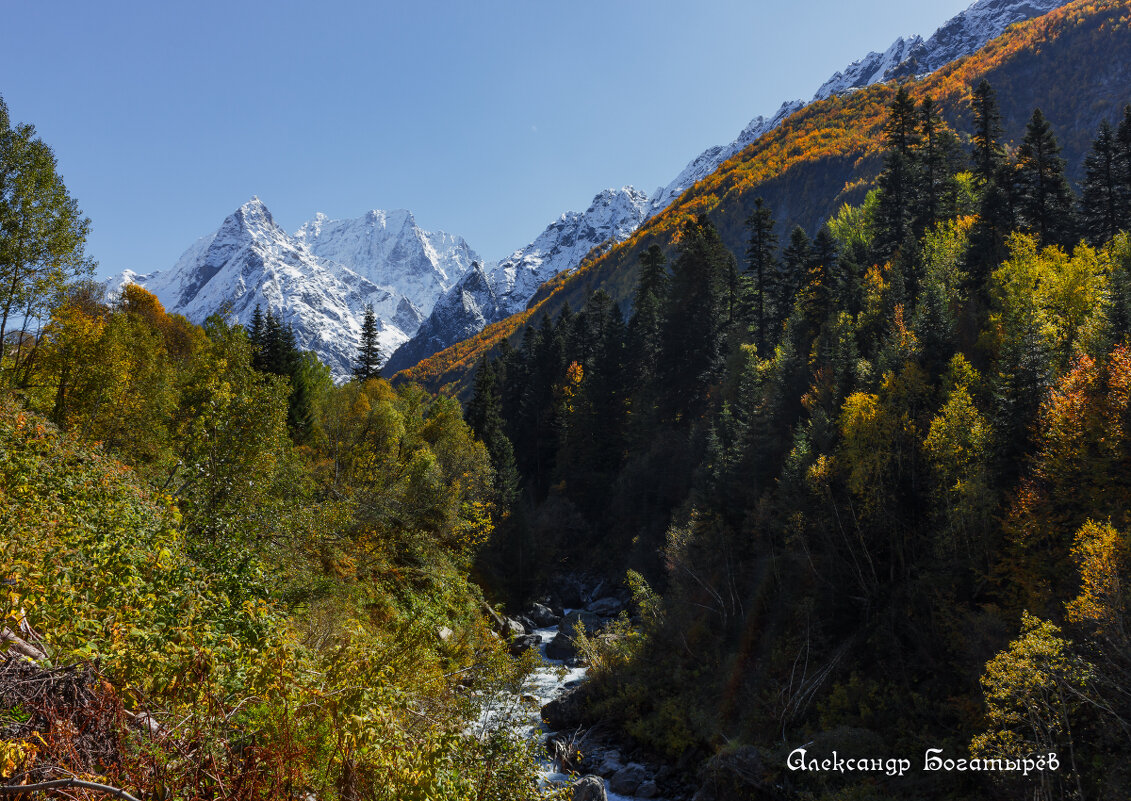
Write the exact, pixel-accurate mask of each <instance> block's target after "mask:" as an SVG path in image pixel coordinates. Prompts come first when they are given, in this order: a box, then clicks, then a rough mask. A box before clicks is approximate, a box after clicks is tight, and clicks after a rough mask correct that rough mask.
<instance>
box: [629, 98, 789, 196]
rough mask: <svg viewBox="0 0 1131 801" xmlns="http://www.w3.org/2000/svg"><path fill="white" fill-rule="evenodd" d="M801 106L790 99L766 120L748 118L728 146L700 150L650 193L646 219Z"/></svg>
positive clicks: (779, 123) (759, 117) (764, 118)
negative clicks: (665, 182) (671, 176)
mask: <svg viewBox="0 0 1131 801" xmlns="http://www.w3.org/2000/svg"><path fill="white" fill-rule="evenodd" d="M804 107H805V103H804V102H802V101H801V100H790V101H788V102H786V103H782V104H781V108H779V109H778V110H777V113H775V114H774V116H772V117H769V118H766V117H762V116H758V117H755V118H754V119H752V120H751V121H750V123H749V124H748V125H747V126H746V127H745V128H743V129H742V133H740V134H739V135H738V138H737V139H735V140H734V141H733V142H731V143H730V144H729V145H715V146H714V147H711V148H708V149H707V150H704V151H703V152H702V153H700V154H699V155H698V156H696V157H695V158H694V159H692V160H691V162H690V163H689V164H688V165H687V166H686V167H684V168H683V171H682V172H681V173H680V174H679V175H677V176H676V177H675V180H673V181H672V182H671V183H670V184H668V185H667V186H664V187H661V188H659V189H657V190H656V191H655V192H654V193H653V194H652V198H651V200H650V208H649V213H648V216H649V217H651V216H653V215H655V214H659V213H660V212H661V211H663V210H664V209H666V208H667V207H668V206H670V205H671V204H672V201H674V200H675V199H676V198H677V197H679V196H680V195H682V194H683V193H684V192H685V191H687V189H688V188H690V187H691V186H693V185H694V184H696V183H698V182H699V181H701V180H703V179H704V178H706V177H707V176H708V175H710V174H711V173H713V172H714V171H715V170H717V169H718V168H719V165H720V164H722V163H723V162H724V161H726V160H727V159H729V158H730V157H731V156H733V155H735V154H736V153H738V152H740V151H742V150H743V149H745V148H746V147H747V146H748V145H750V144H752V143H754V142H757V141H758V140H759V139H761V138H762V136H764V135H765V134H767V133H769V132H770V131H772V130H773V129H774V128H777V127H778V126H779V125H781V123H782V121H783V120H785V119H786V118H787V117H789V116H790V115H791V114H793V113H794V112H795V111H798V110H800V109H802V108H804Z"/></svg>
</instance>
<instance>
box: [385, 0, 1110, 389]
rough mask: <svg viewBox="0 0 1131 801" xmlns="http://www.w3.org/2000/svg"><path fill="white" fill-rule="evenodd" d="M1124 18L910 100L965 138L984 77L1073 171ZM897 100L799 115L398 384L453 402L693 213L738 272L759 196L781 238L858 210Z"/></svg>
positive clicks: (1029, 28)
mask: <svg viewBox="0 0 1131 801" xmlns="http://www.w3.org/2000/svg"><path fill="white" fill-rule="evenodd" d="M1129 20H1131V0H1101V2H1095V1H1094V0H1080V2H1075V3H1070V4H1069V5H1066V6H1064V7H1062V8H1059V9H1056V10H1054V11H1052V12H1050V13H1048V14H1046V15H1044V16H1042V17H1038V18H1036V19H1032V20H1028V21H1026V22H1022V23H1018V24H1017V25H1014V26H1011V27H1010V28H1009V29H1008V30H1007V31H1006V32H1005V33H1004V34H1003V35H1002V36H1000V37H998V38H997V39H995V40H993V41H992V42H990V43H989V44H988V45H986V47H984V48H982V50H980V51H979V52H978V53H976V54H974V55H973V56H971V57H969V58H965V59H961V60H959V61H956V62H954V63H953V64H951V65H949V66H947V67H945V68H943V69H941V70H939V71H938V72H936V73H934V74H932V75H930V76H928V77H927V78H924V79H922V80H919V81H913V82H911V83H910V84H908V85H909V88H910V91H911V94H912V96H913V97H914V98H915V99H916V100H918V99H921V98H922V97H925V96H927V95H930V96H932V97H934V98H935V99H936V100H937V101H938V102H939V103H940V105H941V108H942V111H943V115H944V117H945V118H946V120H947V121H948V123H949V124H950V125H951V126H952V127H955V128H956V129H958V130H964V129H966V128H967V127H968V126H967V124H966V123H967V118H968V114H969V112H968V110H967V107H968V101H969V97H970V91H971V90H972V88H973V87H974V86H976V85H977V84H978V82H980V81H981V80H982V79H983V78H985V79H987V80H988V81H989V82H990V83H991V84H992V85H993V86H994V88H995V89H996V90H997V93H998V96H999V97H1001V98H1002V104H1001V105H1002V108H1001V111H1002V115H1003V118H1004V123H1005V131H1006V139H1007V140H1014V141H1019V140H1020V138H1021V135H1022V134H1023V132H1024V127H1025V123H1026V121H1027V120H1028V118H1029V115H1030V114H1031V113H1032V110H1033V108H1035V107H1040V108H1041V109H1042V110H1043V111H1044V113H1045V116H1046V117H1047V118H1048V119H1049V121H1050V122H1051V124H1052V126H1053V129H1054V131H1055V132H1056V135H1057V137H1058V139H1059V141H1060V143H1061V145H1062V147H1063V151H1064V152H1063V155H1064V157H1065V158H1066V159H1067V161H1068V163H1069V165H1071V167H1072V168H1073V169H1078V168H1079V165H1080V164H1081V162H1082V159H1083V155H1084V153H1085V152H1086V150H1087V148H1088V145H1089V144H1090V142H1091V137H1092V136H1093V135H1094V134H1095V130H1096V127H1097V125H1098V124H1099V122H1100V120H1102V119H1105V118H1107V119H1109V120H1110V119H1115V118H1116V116H1117V114H1118V113H1119V112H1120V110H1121V109H1122V106H1123V105H1124V104H1125V103H1127V102H1129V101H1131V23H1129ZM894 91H895V89H894V84H883V85H875V86H871V87H868V88H865V89H861V90H858V91H854V92H850V93H848V94H845V95H841V96H836V97H831V98H829V99H827V100H824V101H821V102H818V103H813V104H811V105H809V106H807V107H805V108H804V109H802V110H800V111H799V112H797V113H796V114H794V115H792V116H791V117H790V118H789V119H787V120H786V121H785V122H783V123H782V124H781V125H780V126H779V127H778V128H776V129H775V130H773V131H771V132H770V133H769V134H767V135H766V136H763V137H762V138H761V139H759V140H758V141H757V142H755V143H754V144H752V145H751V146H750V147H748V148H746V149H745V150H743V151H742V152H741V153H739V154H738V155H737V156H735V157H734V158H732V159H730V160H729V161H727V162H725V163H723V164H722V166H721V167H720V168H719V169H718V170H716V171H715V172H714V173H712V174H711V175H709V176H708V177H707V178H705V179H704V180H702V181H700V182H699V183H697V184H695V185H694V186H693V187H691V188H690V189H689V190H688V191H687V192H685V193H684V194H683V195H682V196H681V197H680V198H679V200H677V201H676V202H675V203H673V204H672V205H671V206H670V207H669V208H668V209H667V210H665V211H664V212H662V213H660V214H658V215H657V216H656V217H654V218H652V219H651V220H650V221H649V222H648V223H647V224H645V225H644V226H642V227H641V228H640V230H638V231H637V232H636V233H635V234H634V235H633V236H632V237H630V238H629V239H627V240H626V241H624V242H623V243H621V244H619V245H617V246H615V247H613V248H611V249H610V250H608V251H607V252H605V253H594V254H591V255H590V257H588V258H587V259H585V260H583V262H582V263H581V265H580V266H579V267H578V269H577V270H575V271H573V272H570V273H567V274H562V275H559V276H557V277H556V278H554V279H553V280H551V281H548V282H547V283H546V284H544V285H543V286H542V288H541V289H540V290H539V291H538V293H537V294H535V296H534V297H533V298H532V299H531V302H530V304H529V306H528V308H527V309H526V310H525V311H523V312H521V313H519V314H516V315H514V316H512V317H509V318H507V319H506V320H503V321H501V322H499V323H496V324H495V325H493V326H490V327H488V328H486V329H484V330H483V331H482V332H481V333H479V334H478V335H477V336H475V337H473V338H472V339H469V340H466V341H464V342H461V343H458V344H456V345H454V346H452V347H450V348H448V349H446V350H444V351H441V352H440V353H437V354H435V355H434V356H432V357H431V358H429V359H426V360H425V361H423V362H421V363H420V364H418V365H417V366H416V367H414V368H412V369H410V370H406V371H404V372H402V373H400V374H398V380H402V381H403V380H408V381H416V382H419V383H421V384H423V385H424V386H426V387H427V388H429V389H432V390H442V391H445V392H450V393H454V394H459V393H461V392H462V391H463V390H465V389H466V388H467V384H468V381H469V377H470V375H471V373H472V371H473V369H474V366H475V365H476V364H477V362H478V361H479V359H480V358H481V357H482V355H483V354H484V353H488V352H491V351H493V350H494V349H495V348H497V347H498V346H499V344H500V343H501V342H502V341H503V340H504V339H508V338H511V337H513V336H514V335H515V334H516V333H518V332H520V330H521V328H522V326H523V325H524V324H525V323H526V322H527V321H528V320H530V319H532V318H533V319H537V318H538V317H541V315H542V314H549V315H551V316H553V315H556V314H557V313H558V312H559V311H560V310H561V309H562V308H563V306H564V305H565V304H567V303H568V304H569V305H570V306H571V307H572V308H575V309H576V308H579V307H580V306H582V305H584V303H585V300H586V298H588V296H589V294H590V293H592V292H593V291H595V290H596V289H598V288H603V289H605V291H607V292H609V293H610V294H611V295H612V296H613V298H614V299H615V300H617V301H618V302H619V303H621V304H622V305H623V304H626V303H627V302H628V299H629V298H630V296H631V293H632V289H633V287H634V285H635V281H636V265H637V259H638V256H639V254H640V253H641V252H643V251H644V250H646V249H647V248H648V246H649V245H652V244H659V245H660V246H661V247H663V248H665V249H670V248H671V246H672V240H673V236H674V235H675V232H676V231H677V230H678V229H679V227H680V225H681V224H682V222H683V221H684V220H686V219H687V218H688V217H689V216H691V215H695V214H707V215H708V217H709V218H710V219H711V220H712V222H714V224H715V225H716V226H717V227H718V229H719V232H720V234H721V236H722V238H723V241H724V242H725V244H726V245H727V247H728V248H730V250H731V251H732V252H733V253H734V254H735V255H736V257H739V261H740V263H741V261H742V260H741V254H742V253H743V252H744V250H745V241H744V240H745V236H746V233H745V229H744V222H745V220H746V218H747V216H748V215H749V213H750V210H751V208H752V207H753V202H754V199H755V198H756V197H763V198H764V199H765V201H766V203H767V205H769V206H770V208H772V209H773V210H774V214H775V216H776V218H777V220H778V223H779V226H780V229H781V232H783V233H784V232H787V231H788V230H789V229H790V228H792V226H793V225H795V224H796V225H801V226H802V227H804V228H806V229H807V230H809V231H810V232H812V231H813V230H814V229H815V228H816V227H817V226H818V225H819V224H820V223H821V222H823V221H824V220H825V219H826V218H827V217H828V216H829V215H830V214H832V213H834V212H835V211H836V209H837V208H838V207H839V206H840V205H841V204H842V203H845V202H850V203H856V202H859V201H860V200H861V199H862V198H863V196H864V194H865V193H866V192H867V190H868V189H869V188H870V186H871V184H872V181H873V180H874V178H875V176H876V174H877V172H878V170H879V164H880V157H879V148H880V145H881V137H882V132H883V125H884V121H885V119H886V113H887V107H888V104H889V103H890V101H891V98H892V96H893V94H894ZM1074 177H1078V176H1074Z"/></svg>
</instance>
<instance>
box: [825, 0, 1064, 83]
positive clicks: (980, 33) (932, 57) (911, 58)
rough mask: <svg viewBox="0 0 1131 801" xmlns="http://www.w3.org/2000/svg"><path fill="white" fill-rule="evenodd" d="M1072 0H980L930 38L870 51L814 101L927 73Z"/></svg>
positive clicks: (903, 40)
mask: <svg viewBox="0 0 1131 801" xmlns="http://www.w3.org/2000/svg"><path fill="white" fill-rule="evenodd" d="M1067 1H1068V0H979V1H978V2H976V3H974V4H973V5H971V6H970V7H969V8H967V9H966V10H965V11H963V12H961V13H960V14H957V15H955V16H954V17H952V18H951V19H950V20H948V21H947V22H946V23H944V24H943V25H942V26H941V27H940V28H939V29H938V30H937V31H935V32H934V34H932V35H931V38H930V39H927V40H926V41H924V40H923V39H922V37H919V36H912V37H908V38H904V37H900V38H899V39H896V40H895V42H893V43H892V45H891V47H889V48H888V49H887V50H886V51H885V52H884V53H883V54H880V53H869V54H868V55H867V56H865V57H864V58H863V59H861V60H860V61H856V62H853V63H852V64H851V65H849V66H848V67H847V68H846V69H845V70H844V72H838V73H837V74H836V75H834V76H833V77H832V78H830V79H829V80H827V81H825V83H824V84H822V85H821V88H820V89H818V90H817V94H815V95H814V96H813V99H814V100H823V99H824V98H826V97H831V96H832V95H835V94H840V93H842V92H847V91H850V90H852V89H859V88H860V87H863V86H869V85H871V84H873V83H878V82H881V81H890V80H893V79H901V78H909V77H912V76H920V75H927V74H929V73H931V72H934V71H935V70H937V69H938V68H939V67H942V66H944V65H946V64H949V63H950V62H952V61H954V60H955V59H959V58H962V57H963V56H968V55H970V54H971V53H973V52H975V51H977V50H978V49H980V48H981V47H982V46H983V45H985V44H986V43H987V42H989V41H990V40H991V39H995V38H997V37H998V36H1000V35H1001V34H1002V33H1004V32H1005V29H1006V28H1008V27H1009V26H1010V25H1012V24H1013V23H1015V22H1021V21H1022V20H1026V19H1032V18H1033V17H1039V16H1041V15H1042V14H1047V13H1048V12H1050V11H1052V10H1053V9H1054V8H1060V7H1061V6H1062V5H1064V4H1065V3H1066V2H1067Z"/></svg>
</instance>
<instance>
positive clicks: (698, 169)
mask: <svg viewBox="0 0 1131 801" xmlns="http://www.w3.org/2000/svg"><path fill="white" fill-rule="evenodd" d="M1066 1H1067V0H978V2H975V3H974V4H973V5H971V6H970V7H969V8H968V9H966V10H965V11H963V12H962V13H961V14H958V15H957V16H955V17H954V18H953V19H951V20H949V21H948V22H947V23H945V24H944V25H943V26H942V27H940V28H939V29H938V30H937V31H936V32H935V33H934V34H933V35H932V36H931V37H930V38H929V39H927V40H923V39H922V38H921V37H918V36H912V37H901V38H900V39H897V40H896V41H895V42H894V43H893V44H892V45H891V47H889V48H888V49H887V50H885V51H884V52H883V53H869V54H868V55H867V56H865V57H864V58H863V59H860V60H859V61H856V62H854V63H852V64H850V65H849V66H848V67H846V68H845V69H844V70H843V71H841V72H838V73H836V74H835V75H834V76H833V77H832V78H830V79H829V80H828V81H826V82H825V83H824V84H822V85H821V87H820V88H819V89H818V90H817V93H816V95H815V96H814V98H813V100H814V101H815V100H821V99H824V98H827V97H830V96H832V95H834V94H838V93H841V92H848V91H852V90H854V89H858V88H860V87H863V86H867V85H870V84H872V83H876V82H879V81H887V80H892V79H897V78H904V77H909V76H912V75H916V76H918V75H924V74H926V73H929V72H932V71H934V70H936V69H938V68H939V67H941V66H943V65H944V64H947V63H949V62H950V61H953V60H954V59H956V58H960V57H962V56H964V55H967V54H969V53H972V52H974V51H976V50H977V49H979V48H980V47H982V46H983V45H984V44H985V43H986V42H988V41H989V40H990V39H993V38H994V37H996V36H998V35H1000V34H1001V33H1002V32H1003V31H1004V30H1005V28H1006V27H1008V26H1009V25H1010V24H1012V23H1014V22H1018V21H1021V20H1024V19H1029V18H1031V17H1035V16H1038V15H1040V14H1044V13H1047V12H1048V11H1051V10H1052V9H1054V8H1057V7H1059V6H1061V5H1064V3H1065V2H1066ZM810 102H812V101H810ZM805 105H806V103H804V102H803V101H800V100H795V101H791V102H788V103H784V104H782V106H781V108H780V109H778V111H777V113H775V114H774V115H773V116H771V117H769V118H766V117H755V118H754V119H753V120H752V121H751V122H750V124H749V125H747V126H746V128H744V129H743V130H742V132H741V133H740V134H739V135H738V137H736V138H735V140H734V141H732V142H731V143H730V144H727V145H718V146H715V147H712V148H708V149H707V150H705V151H704V152H703V153H701V154H700V155H699V156H697V157H696V158H695V159H693V160H692V161H691V162H690V163H689V164H688V165H687V166H686V167H685V168H684V169H683V170H682V171H681V172H680V174H679V175H678V176H676V178H675V179H674V180H673V181H672V182H671V183H669V184H668V185H667V186H664V187H661V188H659V189H657V190H656V191H655V192H654V193H653V194H652V196H651V197H647V196H645V195H644V194H643V193H641V192H639V191H638V190H636V189H633V188H632V187H625V188H623V189H619V190H607V191H605V192H602V193H601V194H599V195H597V197H596V198H595V199H594V201H593V204H592V205H591V206H590V207H589V209H587V210H586V211H585V212H584V213H578V212H568V213H566V214H563V215H562V216H561V217H560V218H559V219H558V220H556V221H554V222H553V223H552V224H551V225H550V226H549V227H547V228H546V230H545V231H543V232H542V234H541V235H539V236H538V238H537V239H535V240H534V241H533V242H531V243H530V244H529V245H527V246H526V247H524V248H520V249H519V250H516V251H515V252H514V253H513V254H511V255H510V256H509V257H508V258H506V259H504V260H502V261H501V262H499V263H498V264H492V263H488V262H482V261H480V260H479V259H478V257H477V256H476V255H475V253H474V252H473V251H472V250H471V248H470V247H469V246H468V244H467V243H466V242H465V241H464V240H463V239H462V238H460V237H456V236H451V235H449V234H444V233H442V232H437V233H429V232H427V231H422V230H421V229H420V228H419V227H418V226H417V225H416V223H415V221H414V220H413V217H412V215H411V214H410V213H409V212H407V211H392V212H384V211H372V212H369V213H368V214H366V215H364V216H362V217H360V218H358V219H354V220H331V219H329V218H327V217H326V216H325V215H322V214H319V215H317V216H315V217H314V219H312V220H310V221H309V222H307V223H306V224H304V225H303V226H302V227H301V228H300V229H299V230H298V231H297V232H296V233H295V234H294V235H293V236H288V235H287V233H286V232H285V231H283V230H282V229H281V228H279V226H277V225H276V224H275V222H274V220H272V219H271V214H270V212H268V211H267V208H266V207H265V206H264V205H263V204H262V202H260V201H259V200H258V198H254V199H252V200H251V201H249V202H248V203H246V204H244V205H243V206H242V207H240V209H238V210H237V211H236V212H235V213H234V214H232V215H231V216H229V217H228V218H227V219H226V220H225V221H224V223H223V225H222V226H221V227H220V229H219V230H218V231H216V233H214V234H211V235H210V236H206V237H203V238H202V239H200V240H198V241H197V242H196V243H195V244H193V245H192V246H191V247H190V248H189V249H188V250H187V251H185V253H184V255H183V256H182V257H181V259H180V260H179V261H178V262H177V264H176V265H174V266H173V267H172V268H171V269H169V270H167V271H162V272H157V273H152V274H150V275H136V274H134V273H132V272H129V271H127V272H126V273H124V274H123V275H122V276H120V277H119V279H118V282H119V283H121V282H123V281H135V282H137V283H139V284H142V285H144V286H145V287H146V288H148V289H150V290H151V291H153V292H154V293H155V294H156V295H157V296H158V297H159V298H160V299H161V301H162V302H163V303H164V304H165V305H166V306H167V307H168V308H169V310H170V311H174V312H179V313H181V314H185V315H186V316H187V317H189V318H190V319H192V320H195V321H201V320H203V319H204V318H205V317H207V316H208V315H209V314H212V313H215V312H216V311H219V310H221V309H223V308H227V309H230V313H231V314H232V315H234V316H235V318H236V319H237V320H239V321H240V322H242V323H247V322H248V321H249V320H250V318H251V314H252V312H253V311H254V309H255V306H256V304H259V305H262V306H263V307H264V308H265V309H267V308H270V309H271V310H273V311H274V312H275V313H276V314H278V315H280V316H282V318H283V319H284V320H285V321H287V322H289V323H290V324H291V325H292V326H293V328H294V330H295V334H296V337H297V339H298V342H299V344H300V345H301V346H302V347H304V348H310V349H312V350H314V351H315V352H316V353H317V354H318V355H319V356H320V357H321V358H322V359H323V360H324V361H325V362H326V363H327V364H329V365H330V367H331V369H332V370H333V371H334V374H335V376H336V377H338V378H344V377H345V376H347V375H348V374H349V367H350V364H351V362H352V360H353V356H354V353H355V351H356V347H357V342H358V340H359V337H360V330H361V324H360V321H361V318H362V316H363V313H364V308H365V305H366V304H367V303H372V304H373V306H374V310H375V311H376V313H377V317H378V322H379V330H380V341H381V348H382V352H383V353H385V354H393V355H392V358H390V359H389V361H388V363H387V364H386V366H385V368H386V372H387V373H391V372H393V371H395V370H400V369H404V368H406V367H410V366H412V365H413V364H415V363H416V362H417V361H419V360H420V359H423V358H426V357H427V356H430V355H432V354H433V353H435V352H436V351H438V350H440V349H442V348H444V347H447V346H448V345H451V344H453V343H455V342H458V341H460V340H462V339H465V338H467V337H468V336H471V335H473V334H475V333H476V332H478V331H480V330H482V328H483V327H484V326H486V325H488V324H490V323H492V322H494V321H496V320H500V319H502V318H504V317H506V316H508V315H510V314H513V313H514V312H517V311H520V310H521V309H523V308H524V307H525V306H526V304H527V302H528V301H529V300H530V298H531V297H532V296H533V295H534V293H535V291H536V290H537V288H538V287H539V286H540V285H541V284H542V283H543V282H544V281H546V280H548V279H549V278H552V277H553V276H555V275H557V274H558V273H560V272H562V271H564V270H570V269H573V268H574V267H576V266H577V265H578V264H579V263H580V262H581V260H582V259H583V258H584V257H585V255H586V254H587V253H589V251H590V250H591V249H592V248H594V247H596V246H597V245H600V244H603V243H606V242H609V241H613V242H617V241H622V240H624V239H626V238H628V237H629V236H631V235H632V233H633V232H634V231H635V230H636V229H637V228H638V227H639V226H640V225H641V224H642V223H643V222H644V221H645V220H646V219H648V218H649V217H651V216H653V215H655V214H658V213H659V212H660V211H662V210H663V209H665V208H667V207H668V206H669V205H671V203H672V201H674V200H675V199H676V198H677V197H679V196H680V195H681V194H682V193H683V192H684V191H686V190H687V189H688V188H689V187H691V186H692V185H694V184H695V183H696V182H697V181H699V180H701V179H703V178H705V177H706V176H708V175H710V174H711V173H712V172H714V171H715V170H716V169H718V167H719V166H720V165H721V164H722V163H723V162H724V161H726V160H727V159H729V158H731V157H733V156H734V155H736V154H737V153H739V152H740V151H742V150H743V149H744V148H746V147H747V146H748V145H750V144H752V143H753V142H755V141H757V140H758V139H759V138H760V137H762V136H764V135H765V134H767V133H768V132H770V131H772V130H774V129H775V128H776V127H777V126H778V125H780V124H781V123H782V122H783V121H784V120H785V119H787V118H788V117H789V116H791V115H792V114H794V113H795V112H796V111H798V110H799V109H801V108H803V107H804V106H805ZM473 265H474V266H473ZM398 348H399V349H398Z"/></svg>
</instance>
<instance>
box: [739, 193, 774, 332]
mask: <svg viewBox="0 0 1131 801" xmlns="http://www.w3.org/2000/svg"><path fill="white" fill-rule="evenodd" d="M746 228H747V230H749V231H750V239H749V240H748V243H747V246H746V266H747V276H748V277H749V279H748V282H747V294H748V300H747V305H748V306H749V307H750V308H751V310H752V312H753V318H754V319H753V323H754V326H755V327H756V330H757V332H758V333H757V339H756V340H755V344H756V345H757V347H758V352H759V353H762V354H764V353H765V352H766V322H767V320H768V319H769V311H768V310H767V308H766V301H767V300H768V299H770V297H771V293H772V292H773V289H774V281H775V280H776V279H777V277H778V265H777V255H776V254H777V249H778V237H777V234H775V233H774V215H773V213H772V212H771V211H770V210H769V209H768V208H766V206H765V205H764V202H763V200H762V198H756V199H755V200H754V211H753V212H751V214H750V216H749V217H747V218H746Z"/></svg>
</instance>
